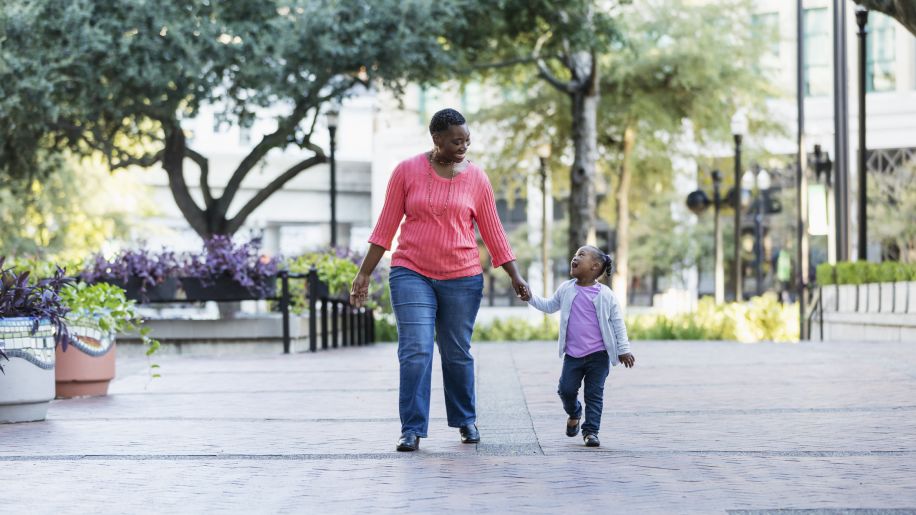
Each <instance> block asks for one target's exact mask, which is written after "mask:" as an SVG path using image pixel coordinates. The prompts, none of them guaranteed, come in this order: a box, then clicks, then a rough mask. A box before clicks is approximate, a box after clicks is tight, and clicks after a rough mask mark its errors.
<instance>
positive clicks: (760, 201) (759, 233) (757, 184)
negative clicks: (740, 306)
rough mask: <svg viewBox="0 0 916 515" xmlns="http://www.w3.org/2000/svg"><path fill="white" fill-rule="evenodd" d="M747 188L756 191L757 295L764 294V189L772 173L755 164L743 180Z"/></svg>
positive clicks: (755, 266) (766, 187)
mask: <svg viewBox="0 0 916 515" xmlns="http://www.w3.org/2000/svg"><path fill="white" fill-rule="evenodd" d="M741 182H742V183H743V184H742V186H743V187H744V188H745V189H748V190H750V189H753V191H754V205H755V206H756V209H755V210H754V281H755V283H756V284H755V286H756V290H757V295H758V296H760V295H762V294H763V215H764V207H765V206H764V200H765V197H764V191H766V190H769V189H770V173H769V172H767V171H766V170H764V169H763V168H760V166H759V165H756V164H755V165H754V166H753V167H752V168H751V171H749V172H747V173H745V174H744V177H743V178H742V181H741Z"/></svg>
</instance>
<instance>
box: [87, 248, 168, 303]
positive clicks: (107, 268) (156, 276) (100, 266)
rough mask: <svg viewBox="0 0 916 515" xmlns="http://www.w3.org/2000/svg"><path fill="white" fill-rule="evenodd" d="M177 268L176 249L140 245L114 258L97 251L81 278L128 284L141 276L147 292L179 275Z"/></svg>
mask: <svg viewBox="0 0 916 515" xmlns="http://www.w3.org/2000/svg"><path fill="white" fill-rule="evenodd" d="M178 271H179V265H178V259H177V258H176V256H175V253H174V252H171V251H167V250H164V249H163V250H162V251H160V252H155V253H154V252H151V251H150V250H148V249H145V248H140V249H131V250H125V251H123V252H121V253H120V254H118V255H117V256H115V257H114V258H113V259H111V260H107V259H105V258H104V257H103V256H102V255H101V254H96V255H95V256H93V260H92V262H91V263H90V264H89V266H87V267H86V268H85V269H84V270H83V274H82V278H83V280H85V281H86V282H89V283H94V282H110V281H120V282H121V283H125V284H126V283H127V281H128V280H129V279H131V278H134V277H136V278H137V279H139V280H140V292H141V293H146V291H147V290H148V289H150V288H154V287H155V286H156V285H158V284H161V283H162V282H163V281H165V280H166V279H168V278H171V277H177V276H178Z"/></svg>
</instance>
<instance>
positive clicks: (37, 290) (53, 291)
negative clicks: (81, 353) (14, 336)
mask: <svg viewBox="0 0 916 515" xmlns="http://www.w3.org/2000/svg"><path fill="white" fill-rule="evenodd" d="M5 262H6V258H4V257H2V256H0V318H14V317H25V318H29V319H31V320H32V329H31V331H32V333H35V331H37V330H38V327H39V324H40V322H41V321H42V320H47V321H48V322H50V323H51V326H52V327H54V341H55V342H56V343H57V344H60V345H66V344H67V342H68V341H69V339H70V333H69V331H68V330H67V326H66V324H64V318H65V317H66V316H67V313H68V312H69V311H70V308H69V307H67V306H66V305H65V304H64V303H63V302H62V301H61V298H60V291H61V289H63V288H64V286H65V285H66V284H67V282H68V279H67V278H66V277H64V270H63V269H62V268H59V267H58V268H57V271H55V272H54V275H53V276H51V277H47V278H43V279H39V280H37V281H35V282H30V280H29V278H30V276H31V273H30V272H28V271H25V272H16V271H15V270H13V269H12V268H4V263H5ZM0 354H2V352H0ZM3 358H6V355H5V354H4V355H3ZM2 370H3V368H2V367H0V371H2Z"/></svg>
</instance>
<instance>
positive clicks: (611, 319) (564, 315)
mask: <svg viewBox="0 0 916 515" xmlns="http://www.w3.org/2000/svg"><path fill="white" fill-rule="evenodd" d="M575 284H576V280H575V279H570V280H569V281H566V282H565V283H563V284H561V285H560V287H559V288H557V291H556V292H555V293H554V294H553V296H552V297H550V298H548V299H545V298H544V297H538V296H537V295H532V296H531V300H529V301H528V303H529V304H531V306H532V307H534V308H535V309H537V310H539V311H543V312H544V313H556V312H557V310H559V311H560V337H559V339H558V340H557V349H558V351H559V355H560V358H562V357H563V355H564V354H566V327H567V326H568V324H569V312H570V310H571V309H572V304H573V299H575V298H576V295H578V294H579V291H578V290H577V289H576V286H575ZM598 284H600V285H601V291H600V292H599V293H598V295H597V296H596V297H595V299H594V300H593V302H594V303H595V311H596V312H597V313H598V327H600V328H601V338H602V339H603V340H604V346H605V347H606V348H607V353H608V355H609V356H610V357H611V363H612V364H613V365H619V364H620V360H619V359H618V358H617V356H620V355H621V354H626V353H628V352H630V339H629V338H628V337H627V328H626V325H624V323H623V313H622V312H621V310H620V303H619V302H618V301H617V297H616V296H615V295H614V292H612V291H611V289H610V288H608V287H607V286H606V285H604V284H601V283H598Z"/></svg>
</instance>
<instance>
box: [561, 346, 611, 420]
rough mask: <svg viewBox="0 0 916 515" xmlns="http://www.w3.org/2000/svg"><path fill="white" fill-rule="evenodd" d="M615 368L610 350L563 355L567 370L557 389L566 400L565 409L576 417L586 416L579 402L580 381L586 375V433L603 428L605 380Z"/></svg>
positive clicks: (565, 369) (563, 373)
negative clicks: (577, 355)
mask: <svg viewBox="0 0 916 515" xmlns="http://www.w3.org/2000/svg"><path fill="white" fill-rule="evenodd" d="M610 371H611V358H610V356H608V353H607V351H601V352H593V353H591V354H589V355H588V356H583V357H581V358H574V357H572V356H569V355H566V356H564V357H563V372H562V373H561V374H560V386H559V388H557V393H558V394H559V395H560V400H562V401H563V409H564V410H566V413H567V414H569V416H570V417H572V418H581V417H582V404H581V403H579V399H578V397H579V385H581V384H582V380H583V379H585V422H584V423H583V424H582V434H588V433H591V434H594V435H597V434H598V429H600V428H601V409H602V408H603V406H604V381H605V380H607V376H608V374H609V373H610Z"/></svg>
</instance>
